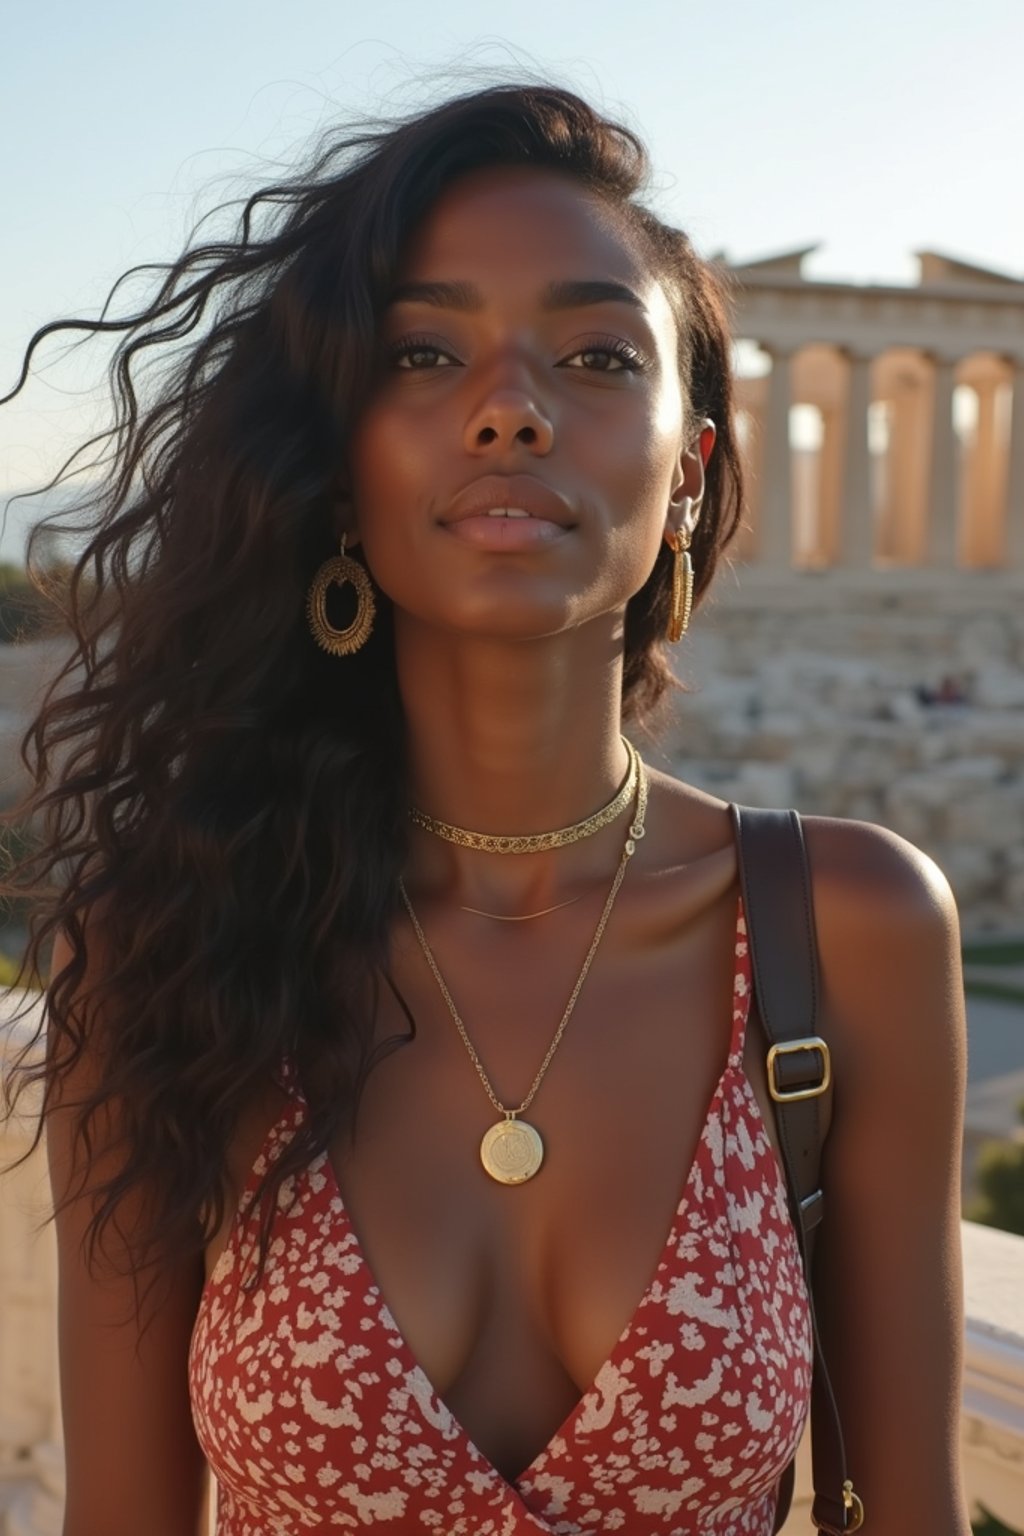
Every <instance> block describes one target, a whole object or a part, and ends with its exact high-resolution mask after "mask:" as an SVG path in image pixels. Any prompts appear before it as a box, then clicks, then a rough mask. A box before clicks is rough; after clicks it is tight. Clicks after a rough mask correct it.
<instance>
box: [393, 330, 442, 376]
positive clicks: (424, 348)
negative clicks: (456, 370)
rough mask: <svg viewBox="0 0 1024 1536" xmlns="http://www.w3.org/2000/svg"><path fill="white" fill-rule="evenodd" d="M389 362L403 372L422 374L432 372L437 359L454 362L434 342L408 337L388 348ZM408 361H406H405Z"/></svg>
mask: <svg viewBox="0 0 1024 1536" xmlns="http://www.w3.org/2000/svg"><path fill="white" fill-rule="evenodd" d="M389 355H390V357H391V361H392V362H393V363H394V365H395V367H396V368H402V369H404V371H405V372H407V373H408V372H410V371H412V372H416V373H423V372H427V371H431V372H432V371H434V369H435V366H436V360H437V359H438V358H441V357H444V358H447V359H448V361H449V363H454V362H456V359H455V358H454V357H452V354H451V353H450V352H445V351H444V349H443V348H442V347H439V346H437V344H436V343H435V342H432V341H427V340H426V339H425V338H424V339H422V340H421V339H419V338H417V337H410V338H409V339H408V340H407V341H399V342H396V343H395V345H394V346H393V347H391V348H389ZM405 359H408V361H405Z"/></svg>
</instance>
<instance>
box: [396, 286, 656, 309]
mask: <svg viewBox="0 0 1024 1536" xmlns="http://www.w3.org/2000/svg"><path fill="white" fill-rule="evenodd" d="M388 304H389V305H391V304H433V305H435V306H436V307H437V308H438V309H458V310H463V311H466V312H472V311H475V310H481V309H483V307H484V298H483V294H482V293H481V292H480V289H479V288H477V287H476V285H475V284H474V283H466V282H410V283H399V284H398V286H397V287H395V288H394V289H392V291H391V295H390V297H389V298H388ZM587 304H629V305H631V306H632V307H633V308H634V309H640V310H642V309H644V308H645V307H646V306H645V305H644V302H643V300H642V299H641V298H640V297H639V296H638V295H637V294H635V293H634V292H633V290H632V288H627V287H626V285H625V283H615V282H611V281H608V280H607V279H594V278H570V279H563V280H561V281H557V280H556V281H554V282H550V283H548V284H547V286H546V287H545V288H544V289H543V291H542V293H541V308H542V309H581V308H583V307H584V306H585V305H587Z"/></svg>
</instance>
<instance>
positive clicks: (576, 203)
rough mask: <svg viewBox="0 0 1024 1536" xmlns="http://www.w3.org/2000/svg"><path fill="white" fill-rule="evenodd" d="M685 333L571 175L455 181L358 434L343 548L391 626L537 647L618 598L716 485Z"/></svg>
mask: <svg viewBox="0 0 1024 1536" xmlns="http://www.w3.org/2000/svg"><path fill="white" fill-rule="evenodd" d="M676 342H677V338H676V327H675V320H674V318H673V315H672V311H671V309H670V307H669V303H668V299H667V297H666V295H665V293H664V291H663V289H662V288H661V286H660V284H659V283H658V282H657V281H656V279H655V278H654V277H653V276H652V274H651V272H650V270H649V267H648V266H646V265H645V264H644V262H643V260H642V259H641V257H640V256H639V255H638V253H637V252H636V251H635V250H634V248H633V244H632V242H631V241H630V239H629V238H628V237H627V236H626V235H625V234H624V233H623V231H622V229H621V228H620V226H619V224H618V222H617V220H616V219H615V217H614V215H613V214H612V213H610V212H609V211H608V210H607V209H606V208H604V207H603V206H602V204H601V203H600V202H599V200H598V199H597V198H596V197H594V196H592V195H590V194H588V193H587V192H586V191H585V190H584V189H583V188H581V187H580V186H579V185H578V184H577V183H575V182H574V181H572V180H571V179H569V178H568V177H564V176H561V175H559V174H557V173H553V172H547V171H535V170H531V169H528V168H526V169H522V168H519V167H507V168H506V167H501V168H497V169H488V170H485V171H475V172H472V173H470V174H468V175H466V176H465V177H463V178H462V179H460V180H459V181H458V182H456V183H455V184H454V185H452V186H451V187H449V188H448V189H447V190H446V192H445V193H444V194H443V195H442V197H441V198H440V199H439V200H438V202H437V203H436V204H435V205H434V207H433V208H432V209H431V211H430V213H429V214H428V215H427V217H426V218H425V219H424V221H423V223H422V224H421V226H420V227H419V229H418V230H417V232H416V233H415V235H414V237H413V239H412V240H411V242H410V245H409V248H408V250H407V252H406V254H405V258H404V260H403V264H402V268H401V271H400V273H399V276H398V282H397V285H396V288H395V291H394V294H393V299H392V302H391V303H390V304H389V306H388V308H387V311H386V313H385V315H384V317H383V319H382V322H381V326H380V333H379V344H380V362H379V371H378V374H377V379H376V382H375V385H374V388H373V390H372V391H371V394H370V397H369V399H368V401H367V403H366V406H365V408H364V410H363V412H362V414H361V416H360V418H359V419H358V421H357V423H356V427H355V432H354V435H353V438H352V444H351V455H350V473H351V484H350V487H349V490H350V495H351V510H350V513H349V515H348V522H347V526H348V527H349V528H350V529H351V531H352V536H351V538H350V541H349V542H350V545H351V544H354V543H357V542H361V543H362V546H363V553H364V556H365V560H366V564H367V566H368V567H369V570H370V572H371V574H372V576H373V578H374V580H375V581H376V583H377V584H378V585H379V586H380V587H381V588H382V589H383V590H384V591H385V592H386V593H387V594H388V596H389V597H390V598H391V599H392V600H393V602H394V604H395V623H396V632H399V631H400V629H401V626H402V625H403V624H404V623H408V622H410V621H412V622H414V623H415V622H419V623H425V624H428V625H431V626H441V627H443V628H447V629H449V630H454V631H459V632H462V633H473V634H477V635H480V636H484V635H487V636H491V637H495V638H497V637H505V638H510V639H511V638H518V639H528V638H531V637H537V636H541V635H550V634H554V633H557V632H558V631H560V630H562V629H564V628H566V627H568V626H570V625H575V624H579V623H581V622H584V621H585V620H587V619H589V618H593V617H595V616H597V615H599V614H607V613H612V612H615V611H621V610H623V609H624V607H625V604H626V602H627V601H628V599H629V598H630V597H631V596H632V595H633V594H634V593H635V592H636V591H638V590H639V588H640V587H641V586H642V585H643V583H644V582H645V581H646V579H647V577H648V575H649V574H650V571H651V568H652V566H653V564H654V561H655V558H656V556H657V553H658V547H659V544H660V542H661V540H662V539H663V537H664V534H665V530H666V528H667V527H669V526H678V525H679V522H680V514H679V510H678V506H676V507H673V506H671V505H670V503H671V502H672V500H673V498H674V499H675V500H676V502H677V503H678V500H679V497H680V496H682V495H684V494H688V495H690V496H692V497H697V496H699V495H700V493H701V490H702V488H703V464H702V459H701V453H700V451H699V449H698V446H697V443H696V441H695V439H696V438H697V434H698V432H699V430H700V428H701V425H702V423H700V422H688V421H685V420H684V415H683V400H682V394H681V389H680V383H679V377H678V370H677V364H676ZM703 425H704V426H705V428H706V429H707V430H706V431H705V434H704V447H705V452H704V458H705V459H706V457H707V454H708V453H709V452H710V449H711V445H712V443H713V440H714V432H713V428H712V427H711V426H710V424H709V423H704V424H703ZM687 446H689V447H690V448H691V449H692V451H690V452H687V451H686V448H687ZM489 505H491V506H494V507H500V506H508V507H511V508H514V509H519V510H520V511H526V512H528V513H530V514H531V518H530V519H523V518H516V517H510V518H504V517H502V518H500V519H499V518H495V517H493V516H490V515H488V512H487V508H488V506H489ZM467 513H469V514H474V515H470V516H468V517H467V516H465V515H464V514H467Z"/></svg>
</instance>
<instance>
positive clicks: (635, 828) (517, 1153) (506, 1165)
mask: <svg viewBox="0 0 1024 1536" xmlns="http://www.w3.org/2000/svg"><path fill="white" fill-rule="evenodd" d="M626 745H627V748H628V749H629V752H630V754H631V763H630V768H631V770H635V777H636V806H635V809H634V813H633V820H632V822H631V823H630V826H629V833H628V836H627V837H626V841H625V845H624V847H623V850H622V857H621V859H620V860H619V867H618V869H617V870H616V872H615V879H614V880H613V882H612V887H611V890H610V891H609V893H608V896H607V898H606V900H605V904H604V910H603V911H602V913H601V919H600V921H599V923H598V925H597V932H596V933H595V934H594V937H593V940H592V941H591V945H590V948H589V950H588V951H587V958H586V959H585V960H584V962H583V969H582V970H581V971H580V974H579V976H578V977H577V979H576V985H575V986H574V987H573V989H572V996H571V997H570V998H569V1002H568V1004H567V1005H566V1009H565V1012H564V1013H563V1014H562V1019H561V1022H560V1024H559V1026H558V1028H557V1030H556V1031H555V1037H554V1039H553V1040H552V1042H551V1044H550V1045H549V1046H548V1049H547V1054H546V1055H545V1057H544V1060H543V1061H542V1062H541V1064H540V1070H539V1071H538V1073H537V1075H536V1077H535V1078H534V1080H533V1082H532V1084H531V1085H530V1091H529V1093H528V1094H527V1095H526V1097H525V1099H524V1100H523V1102H522V1103H521V1104H520V1105H519V1106H518V1107H517V1108H515V1109H510V1108H507V1107H506V1106H505V1105H504V1104H502V1102H501V1100H500V1099H499V1098H498V1096H497V1094H496V1093H495V1092H494V1089H493V1087H492V1086H491V1081H490V1079H489V1077H488V1076H487V1073H486V1072H485V1071H484V1068H483V1063H482V1062H481V1060H480V1057H479V1056H478V1055H477V1053H476V1051H475V1050H474V1048H473V1042H472V1041H471V1040H470V1038H469V1036H468V1034H467V1033H466V1027H465V1025H464V1024H463V1022H462V1020H461V1018H460V1017H459V1011H458V1009H457V1008H456V1006H455V1003H454V1001H453V999H452V995H451V993H450V992H449V990H448V988H447V987H446V986H445V982H444V977H443V976H442V975H441V972H440V971H439V970H438V966H437V961H436V960H435V959H434V956H433V953H432V952H431V949H430V945H429V944H428V943H427V938H426V935H425V934H424V932H423V929H422V928H421V927H420V924H419V920H418V918H417V916H416V913H415V912H414V911H413V906H412V902H411V901H410V900H409V895H408V892H407V891H406V889H405V882H404V881H403V880H402V878H401V876H399V880H398V889H399V891H400V892H401V895H402V900H403V901H404V902H405V906H406V910H407V911H408V913H409V917H410V919H411V921H412V925H413V928H414V929H415V932H416V937H417V938H418V939H419V942H420V947H421V948H422V950H423V953H424V956H425V957H426V960H427V964H428V965H429V966H430V969H431V971H432V972H433V974H434V979H435V981H436V982H437V984H438V986H439V987H440V989H441V995H442V996H443V998H444V1000H445V1002H446V1003H447V1004H448V1008H449V1011H450V1013H451V1016H452V1018H453V1019H454V1020H455V1024H456V1027H457V1028H458V1031H459V1034H460V1036H461V1037H462V1043H463V1045H464V1046H465V1047H466V1050H467V1051H468V1052H469V1057H470V1060H471V1061H472V1063H473V1065H474V1067H475V1068H476V1071H477V1075H478V1076H479V1078H480V1081H481V1082H482V1083H483V1085H484V1091H485V1092H486V1094H487V1097H488V1098H489V1099H490V1101H491V1103H492V1104H493V1105H494V1108H495V1109H496V1110H497V1111H498V1112H499V1114H500V1115H501V1116H502V1119H501V1120H499V1121H497V1123H496V1124H494V1125H492V1126H490V1128H489V1129H488V1130H487V1131H486V1132H485V1133H484V1136H483V1140H482V1141H481V1143H480V1161H481V1162H482V1163H483V1165H484V1168H485V1169H486V1171H487V1172H488V1173H489V1174H490V1176H491V1178H492V1179H496V1180H497V1181H498V1183H499V1184H523V1183H525V1181H526V1180H527V1179H532V1178H533V1176H534V1174H535V1173H536V1172H537V1170H538V1169H539V1168H540V1166H541V1163H542V1162H543V1161H544V1143H543V1141H542V1140H541V1137H540V1132H539V1131H538V1130H537V1129H536V1127H535V1126H533V1125H531V1124H530V1123H529V1122H528V1121H526V1120H521V1119H520V1118H519V1117H520V1115H522V1114H523V1113H524V1112H525V1111H526V1110H528V1109H529V1107H530V1105H531V1104H532V1103H533V1099H534V1095H535V1094H536V1092H537V1089H538V1088H539V1087H540V1085H541V1082H542V1081H543V1079H544V1074H545V1073H546V1072H547V1069H548V1067H549V1066H550V1065H551V1059H552V1057H553V1056H554V1054H555V1051H556V1050H557V1049H558V1045H559V1042H560V1040H561V1038H562V1036H563V1034H564V1033H565V1027H566V1025H567V1024H568V1022H569V1017H570V1015H571V1013H572V1011H573V1008H574V1007H575V1005H576V999H577V998H578V997H579V995H580V990H581V988H582V986H583V983H584V981H585V980H586V977H587V972H588V971H589V970H590V965H591V962H592V960H593V958H594V956H595V954H596V953H597V946H598V945H599V944H600V942H601V936H602V934H603V933H604V930H605V925H606V923H607V922H608V918H609V915H610V914H611V910H612V905H613V903H614V901H615V897H616V896H617V895H618V890H619V886H620V885H621V884H622V879H623V876H624V875H625V873H626V865H627V864H628V863H629V861H630V859H631V858H632V856H633V854H634V853H635V852H636V845H637V843H638V842H639V840H640V838H642V837H643V835H644V816H645V814H646V811H647V774H646V771H645V769H644V765H643V763H642V762H641V760H640V754H639V753H638V752H637V751H636V748H635V747H634V746H633V745H632V743H630V742H627V743H626Z"/></svg>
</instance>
